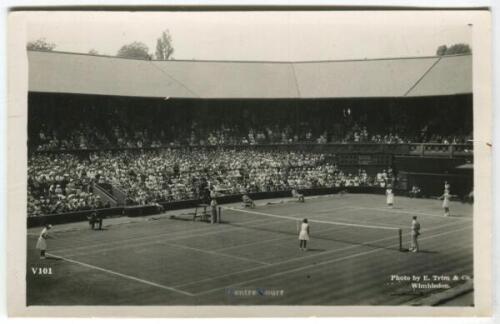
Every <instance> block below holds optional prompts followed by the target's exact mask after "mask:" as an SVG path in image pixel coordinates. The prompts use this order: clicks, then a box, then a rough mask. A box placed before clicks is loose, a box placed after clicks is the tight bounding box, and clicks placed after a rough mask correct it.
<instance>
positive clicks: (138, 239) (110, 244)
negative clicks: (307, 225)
mask: <svg viewBox="0 0 500 324" xmlns="http://www.w3.org/2000/svg"><path fill="white" fill-rule="evenodd" d="M268 222H269V221H268V220H265V219H260V220H254V221H249V222H243V223H240V224H260V223H268ZM222 225H224V224H222ZM215 226H218V225H217V224H214V227H210V228H205V227H203V228H196V229H191V230H185V231H179V232H170V231H171V230H170V229H169V228H166V229H165V230H166V231H167V233H161V234H155V235H148V236H145V237H144V236H143V237H135V238H130V239H123V240H115V241H108V242H104V243H97V244H90V245H83V246H77V247H72V248H63V249H58V250H54V251H53V252H55V253H60V252H67V251H76V250H87V249H89V248H100V247H110V250H114V249H115V248H121V247H123V246H124V245H127V244H123V243H131V242H135V243H137V244H138V245H139V246H140V245H141V241H144V240H146V241H148V240H150V239H157V238H161V237H163V236H175V235H177V234H187V235H184V236H176V237H173V238H172V240H178V239H184V238H190V237H193V236H196V237H198V236H207V235H212V234H219V233H226V232H232V231H238V230H242V229H243V228H231V229H225V230H221V229H220V228H217V229H216V228H215ZM211 229H214V230H213V231H207V230H211ZM199 232H201V233H199ZM198 233H199V234H198ZM151 242H152V244H154V242H153V241H151ZM143 243H144V242H143ZM116 244H122V245H119V246H116ZM127 246H133V244H128V245H127ZM101 251H105V249H102V250H101Z"/></svg>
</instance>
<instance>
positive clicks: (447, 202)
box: [439, 190, 452, 217]
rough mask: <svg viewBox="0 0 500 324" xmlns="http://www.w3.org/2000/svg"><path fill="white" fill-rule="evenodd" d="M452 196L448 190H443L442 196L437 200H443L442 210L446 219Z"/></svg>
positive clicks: (448, 214)
mask: <svg viewBox="0 0 500 324" xmlns="http://www.w3.org/2000/svg"><path fill="white" fill-rule="evenodd" d="M451 197H452V195H450V192H449V191H448V190H445V191H444V193H443V195H442V196H441V197H439V199H443V209H444V216H445V217H448V216H450V198H451Z"/></svg>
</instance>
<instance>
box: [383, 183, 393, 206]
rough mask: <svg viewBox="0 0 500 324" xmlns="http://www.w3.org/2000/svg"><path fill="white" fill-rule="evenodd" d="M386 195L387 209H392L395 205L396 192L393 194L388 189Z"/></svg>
mask: <svg viewBox="0 0 500 324" xmlns="http://www.w3.org/2000/svg"><path fill="white" fill-rule="evenodd" d="M385 195H386V196H387V198H386V202H387V207H389V208H392V207H393V205H394V192H392V189H391V188H387V189H386V190H385Z"/></svg>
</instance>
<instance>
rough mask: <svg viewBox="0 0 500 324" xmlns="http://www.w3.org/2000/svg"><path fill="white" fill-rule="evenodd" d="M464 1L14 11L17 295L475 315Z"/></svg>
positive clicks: (472, 135)
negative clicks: (413, 5)
mask: <svg viewBox="0 0 500 324" xmlns="http://www.w3.org/2000/svg"><path fill="white" fill-rule="evenodd" d="M477 13H478V12H474V11H456V12H454V11H450V12H441V11H431V12H425V11H420V12H411V11H393V12H385V11H373V12H367V11H328V10H323V11H314V10H309V11H299V10H288V11H287V10H275V11H272V10H270V11H254V10H247V11H237V10H230V11H224V12H219V11H203V10H201V11H182V10H180V11H167V10H166V11H151V12H148V11H138V12H133V11H127V12H126V11H122V12H121V11H114V12H96V11H73V12H57V11H52V12H50V13H47V12H37V11H32V12H30V13H29V14H30V15H29V19H26V20H25V21H26V23H25V26H26V28H25V36H24V37H25V38H23V39H25V42H24V44H23V46H24V47H23V51H22V55H23V56H22V57H21V58H22V59H23V60H25V61H26V66H27V69H26V73H27V76H26V77H27V85H26V91H25V92H24V99H23V100H24V101H25V102H26V106H27V111H26V113H25V114H26V118H25V126H24V129H20V130H19V131H20V132H21V131H23V132H25V135H23V136H24V137H23V138H25V139H26V140H25V141H23V142H22V144H23V143H24V144H23V145H24V146H25V147H23V149H24V150H25V151H24V160H19V162H18V163H20V164H22V163H24V162H23V161H25V167H26V169H25V171H24V172H25V174H24V176H25V177H26V178H25V180H19V182H18V183H17V184H16V185H19V188H20V189H19V190H20V191H21V192H22V196H23V198H22V201H23V204H24V207H23V209H22V210H18V211H17V213H18V215H17V216H16V217H18V218H19V219H22V222H23V223H22V224H23V226H24V227H25V228H26V236H24V239H23V240H24V241H25V244H26V245H25V251H23V250H22V249H19V250H18V252H19V253H20V254H22V255H24V254H25V259H24V261H23V262H24V263H25V269H24V270H25V277H23V280H24V281H25V291H24V292H20V293H21V294H24V295H25V299H24V300H25V305H23V306H25V307H26V308H27V309H29V308H30V307H37V306H407V307H413V308H415V309H419V310H422V309H429V308H432V309H435V308H445V309H447V310H448V311H449V312H451V313H452V314H453V309H457V310H459V309H463V308H466V309H467V308H468V309H470V310H473V309H475V307H476V306H477V305H478V300H479V299H478V298H480V295H481V293H478V290H477V288H476V282H477V280H478V279H477V277H478V274H481V273H482V271H483V270H482V269H478V268H477V264H480V263H476V262H475V258H478V257H479V255H477V253H476V251H477V250H476V249H475V244H476V243H475V238H476V239H477V233H479V235H480V236H481V233H488V232H487V230H489V229H488V228H484V230H485V231H486V232H481V231H480V229H478V228H477V226H478V225H477V224H480V221H481V219H483V220H485V221H487V220H489V217H490V212H489V210H488V208H489V205H488V203H489V200H488V199H486V200H485V205H482V206H479V207H478V205H477V204H480V202H481V197H482V196H483V195H484V196H488V195H489V190H491V189H490V188H485V187H484V185H483V187H478V186H480V185H481V183H479V184H478V183H477V182H476V179H477V178H475V174H476V172H478V160H479V159H480V158H478V155H477V154H476V152H477V149H478V146H480V150H482V152H484V151H485V150H489V149H490V147H491V144H490V143H488V142H485V141H484V137H482V138H479V137H477V136H478V135H477V134H479V133H480V132H481V131H485V132H489V130H488V129H489V128H490V127H491V125H489V124H488V123H487V122H488V118H489V117H488V116H489V107H488V105H482V106H478V105H476V98H477V95H476V91H477V89H480V92H481V93H483V92H484V91H483V90H481V89H482V88H481V87H480V86H479V85H478V84H476V83H475V81H474V80H475V79H474V73H475V72H474V71H475V68H476V67H475V66H474V64H475V62H476V60H475V59H478V60H481V57H480V56H479V58H478V55H481V53H483V52H481V51H480V50H479V49H478V47H477V46H476V45H477V44H479V43H478V42H477V41H476V38H477V37H478V35H477V32H476V33H475V28H476V25H475V22H477V21H478V19H477V16H475V14H477ZM483 13H484V12H483ZM486 13H487V12H486ZM468 17H471V19H469V20H468ZM488 17H489V16H488ZM485 36H487V35H485ZM488 58H489V56H485V63H486V61H487V60H488ZM473 63H474V64H473ZM482 86H484V84H482ZM486 86H488V84H486ZM479 115H480V117H478V116H479ZM485 115H486V120H485V119H484V116H485ZM478 118H482V120H483V122H484V121H486V122H484V123H479V124H478ZM480 160H484V154H483V156H482V158H481V159H480ZM486 163H488V162H486ZM479 170H480V171H479V172H486V177H487V176H488V174H489V172H490V171H489V169H487V168H479ZM481 170H482V171H481ZM476 176H477V174H476ZM483 178H484V173H483V176H482V177H481V179H483ZM481 181H484V180H481ZM20 184H22V186H20ZM483 184H484V182H483ZM481 207H484V208H485V210H486V212H483V213H477V210H478V208H481ZM10 216H12V215H10ZM24 220H25V222H24ZM473 234H474V235H473ZM484 252H485V254H487V253H488V251H484ZM475 265H476V266H475ZM485 271H486V270H485ZM485 273H488V274H489V272H485ZM485 278H488V276H486V277H485ZM450 309H451V310H450ZM457 314H458V313H457ZM352 315H354V316H355V315H356V314H355V313H353V314H352Z"/></svg>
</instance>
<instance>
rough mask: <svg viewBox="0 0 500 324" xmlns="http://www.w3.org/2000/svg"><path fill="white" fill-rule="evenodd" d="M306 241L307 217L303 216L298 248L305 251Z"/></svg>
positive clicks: (307, 232) (307, 238)
mask: <svg viewBox="0 0 500 324" xmlns="http://www.w3.org/2000/svg"><path fill="white" fill-rule="evenodd" d="M307 241H309V224H308V222H307V218H304V219H303V220H302V224H300V230H299V248H300V249H301V250H302V251H307Z"/></svg>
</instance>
